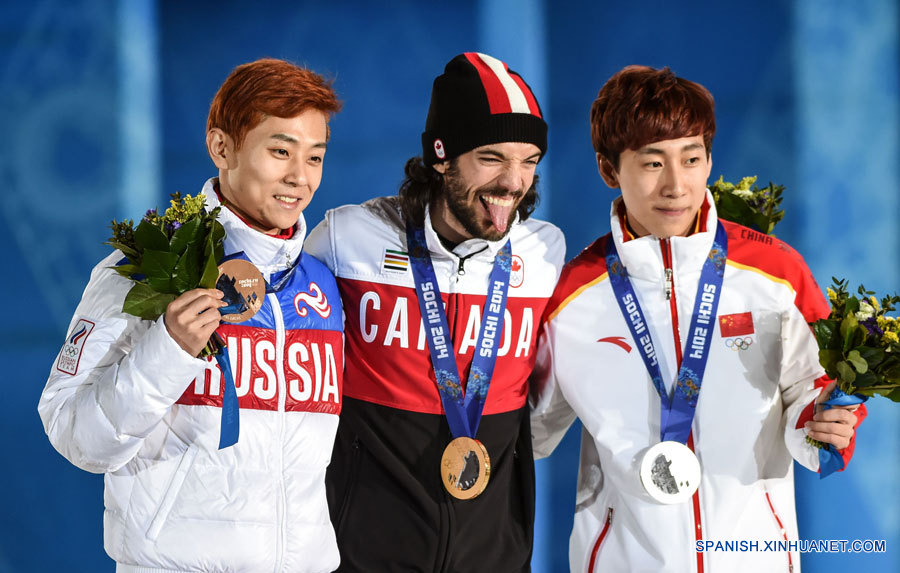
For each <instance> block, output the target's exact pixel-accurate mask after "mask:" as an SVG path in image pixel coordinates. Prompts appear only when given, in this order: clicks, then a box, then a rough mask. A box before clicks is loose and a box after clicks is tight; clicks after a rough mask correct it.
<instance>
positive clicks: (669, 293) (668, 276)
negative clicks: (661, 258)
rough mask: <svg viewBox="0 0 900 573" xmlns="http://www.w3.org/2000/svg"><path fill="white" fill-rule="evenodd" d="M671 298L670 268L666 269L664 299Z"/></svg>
mask: <svg viewBox="0 0 900 573" xmlns="http://www.w3.org/2000/svg"><path fill="white" fill-rule="evenodd" d="M671 298H672V269H669V268H667V269H666V300H670V299H671Z"/></svg>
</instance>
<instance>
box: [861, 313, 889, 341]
mask: <svg viewBox="0 0 900 573" xmlns="http://www.w3.org/2000/svg"><path fill="white" fill-rule="evenodd" d="M859 323H860V324H861V325H863V326H865V327H866V330H868V331H869V335H870V336H871V335H877V336H883V335H884V331H883V330H881V329H880V328H878V321H877V320H876V318H875V317H874V316H872V317H870V318H867V319H865V320H862V321H860V322H859Z"/></svg>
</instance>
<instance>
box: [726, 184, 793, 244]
mask: <svg viewBox="0 0 900 573" xmlns="http://www.w3.org/2000/svg"><path fill="white" fill-rule="evenodd" d="M709 190H710V192H711V193H712V196H713V201H715V203H716V211H717V212H718V214H719V217H722V218H723V219H727V220H729V221H733V222H735V223H738V224H740V225H744V226H745V227H750V228H751V229H756V230H757V231H759V232H761V233H765V234H766V235H772V234H773V233H772V230H773V229H774V228H775V225H776V224H778V222H779V221H781V220H782V219H783V218H784V210H782V209H781V208H780V207H781V201H782V197H781V194H782V192H783V191H784V187H783V186H782V185H775V184H774V183H771V182H770V183H769V186H768V187H763V188H762V189H760V188H759V187H757V186H756V177H755V176H753V177H744V178H743V179H741V180H740V182H739V183H738V184H737V185H735V184H734V183H729V182H728V181H725V180H724V177H719V180H718V181H716V182H715V183H713V184H712V185H711V186H710V188H709Z"/></svg>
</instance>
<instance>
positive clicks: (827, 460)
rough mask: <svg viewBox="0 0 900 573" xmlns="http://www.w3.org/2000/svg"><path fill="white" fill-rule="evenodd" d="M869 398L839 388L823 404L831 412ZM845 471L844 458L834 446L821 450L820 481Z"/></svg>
mask: <svg viewBox="0 0 900 573" xmlns="http://www.w3.org/2000/svg"><path fill="white" fill-rule="evenodd" d="M868 399H869V397H868V396H863V395H862V394H847V393H845V392H844V391H843V390H841V389H840V388H838V387H837V386H835V387H834V389H833V390H832V391H831V394H829V395H828V400H827V401H826V402H824V403H823V404H822V408H823V409H825V410H830V409H831V408H834V407H835V406H854V405H856V404H862V403H863V402H865V401H866V400H868ZM842 469H844V458H843V457H842V456H841V453H840V452H839V451H838V450H837V448H835V447H834V445H832V444H825V447H823V448H820V449H819V479H823V478H826V477H828V476H830V475H831V474H833V473H834V472H837V471H840V470H842Z"/></svg>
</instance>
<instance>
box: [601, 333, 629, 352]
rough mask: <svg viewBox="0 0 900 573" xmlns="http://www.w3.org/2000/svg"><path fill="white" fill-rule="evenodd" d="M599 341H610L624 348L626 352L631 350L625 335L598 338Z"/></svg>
mask: <svg viewBox="0 0 900 573" xmlns="http://www.w3.org/2000/svg"><path fill="white" fill-rule="evenodd" d="M597 342H609V343H611V344H615V345H616V346H618V347H619V348H622V349H624V350H625V352H631V345H630V344H628V343H627V342H625V337H624V336H607V337H606V338H598V339H597Z"/></svg>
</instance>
